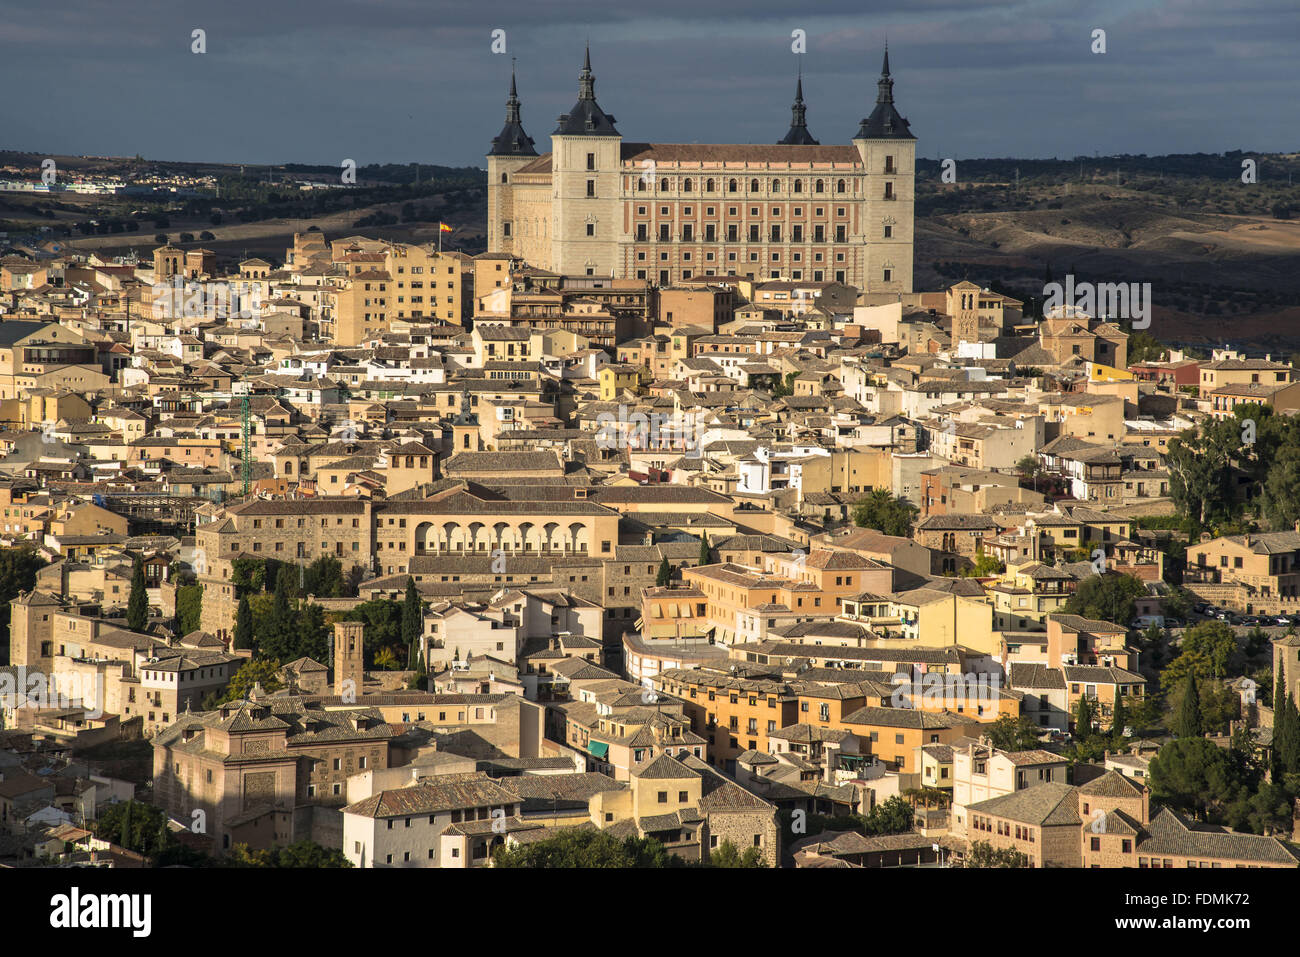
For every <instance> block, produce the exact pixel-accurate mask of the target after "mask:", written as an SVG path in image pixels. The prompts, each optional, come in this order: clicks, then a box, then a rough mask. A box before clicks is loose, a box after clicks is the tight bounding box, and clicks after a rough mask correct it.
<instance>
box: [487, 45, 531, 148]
mask: <svg viewBox="0 0 1300 957" xmlns="http://www.w3.org/2000/svg"><path fill="white" fill-rule="evenodd" d="M536 155H537V150H536V149H534V148H533V138H532V137H531V136H529V135H528V134H527V133H525V132H524V125H523V123H522V122H521V120H520V118H519V93H518V90H517V89H516V88H515V67H514V63H513V62H512V63H511V65H510V95H509V96H508V97H507V98H506V125H505V126H503V127H502V128H501V132H500V133H498V134H497V137H496V139H494V140H493V141H492V149H490V150H488V156H536Z"/></svg>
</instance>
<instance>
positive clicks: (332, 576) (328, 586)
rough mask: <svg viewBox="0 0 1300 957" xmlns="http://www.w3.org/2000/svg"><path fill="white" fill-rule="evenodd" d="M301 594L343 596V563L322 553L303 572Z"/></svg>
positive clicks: (330, 596)
mask: <svg viewBox="0 0 1300 957" xmlns="http://www.w3.org/2000/svg"><path fill="white" fill-rule="evenodd" d="M303 594H304V595H315V596H316V597H318V598H341V597H343V564H342V563H341V562H340V561H339V560H338V559H337V558H335V557H334V556H333V555H322V556H321V557H320V558H318V559H316V560H315V561H314V562H312V563H311V564H310V565H308V566H307V569H306V571H305V572H304V573H303Z"/></svg>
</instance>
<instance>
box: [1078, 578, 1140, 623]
mask: <svg viewBox="0 0 1300 957" xmlns="http://www.w3.org/2000/svg"><path fill="white" fill-rule="evenodd" d="M1146 593H1147V587H1146V585H1145V584H1143V583H1142V582H1141V581H1139V580H1138V579H1136V578H1134V577H1133V576H1132V575H1121V574H1119V573H1118V572H1106V573H1105V574H1104V575H1089V576H1088V577H1087V578H1085V579H1084V580H1083V581H1081V582H1079V587H1078V588H1077V589H1075V592H1074V594H1073V595H1071V596H1070V597H1069V598H1068V599H1067V600H1066V602H1065V604H1064V605H1063V606H1062V607H1061V611H1063V612H1065V614H1067V615H1079V616H1080V617H1083V618H1090V619H1092V620H1093V621H1109V622H1112V623H1113V624H1117V625H1127V624H1128V622H1129V621H1130V620H1131V619H1132V618H1133V612H1134V610H1135V609H1136V608H1137V599H1139V598H1144V597H1146Z"/></svg>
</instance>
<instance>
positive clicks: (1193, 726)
mask: <svg viewBox="0 0 1300 957" xmlns="http://www.w3.org/2000/svg"><path fill="white" fill-rule="evenodd" d="M1173 730H1174V734H1176V735H1178V737H1180V738H1199V737H1200V736H1201V696H1200V692H1199V691H1198V690H1197V687H1196V675H1194V674H1191V675H1188V676H1187V681H1186V683H1185V684H1184V685H1183V693H1182V697H1181V699H1180V701H1179V703H1178V714H1177V715H1176V716H1175V718H1174V728H1173Z"/></svg>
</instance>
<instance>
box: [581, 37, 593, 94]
mask: <svg viewBox="0 0 1300 957" xmlns="http://www.w3.org/2000/svg"><path fill="white" fill-rule="evenodd" d="M578 99H580V100H595V99H596V78H595V77H594V76H592V75H591V47H590V46H587V48H586V51H585V52H584V54H583V57H582V73H580V74H579V75H578Z"/></svg>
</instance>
